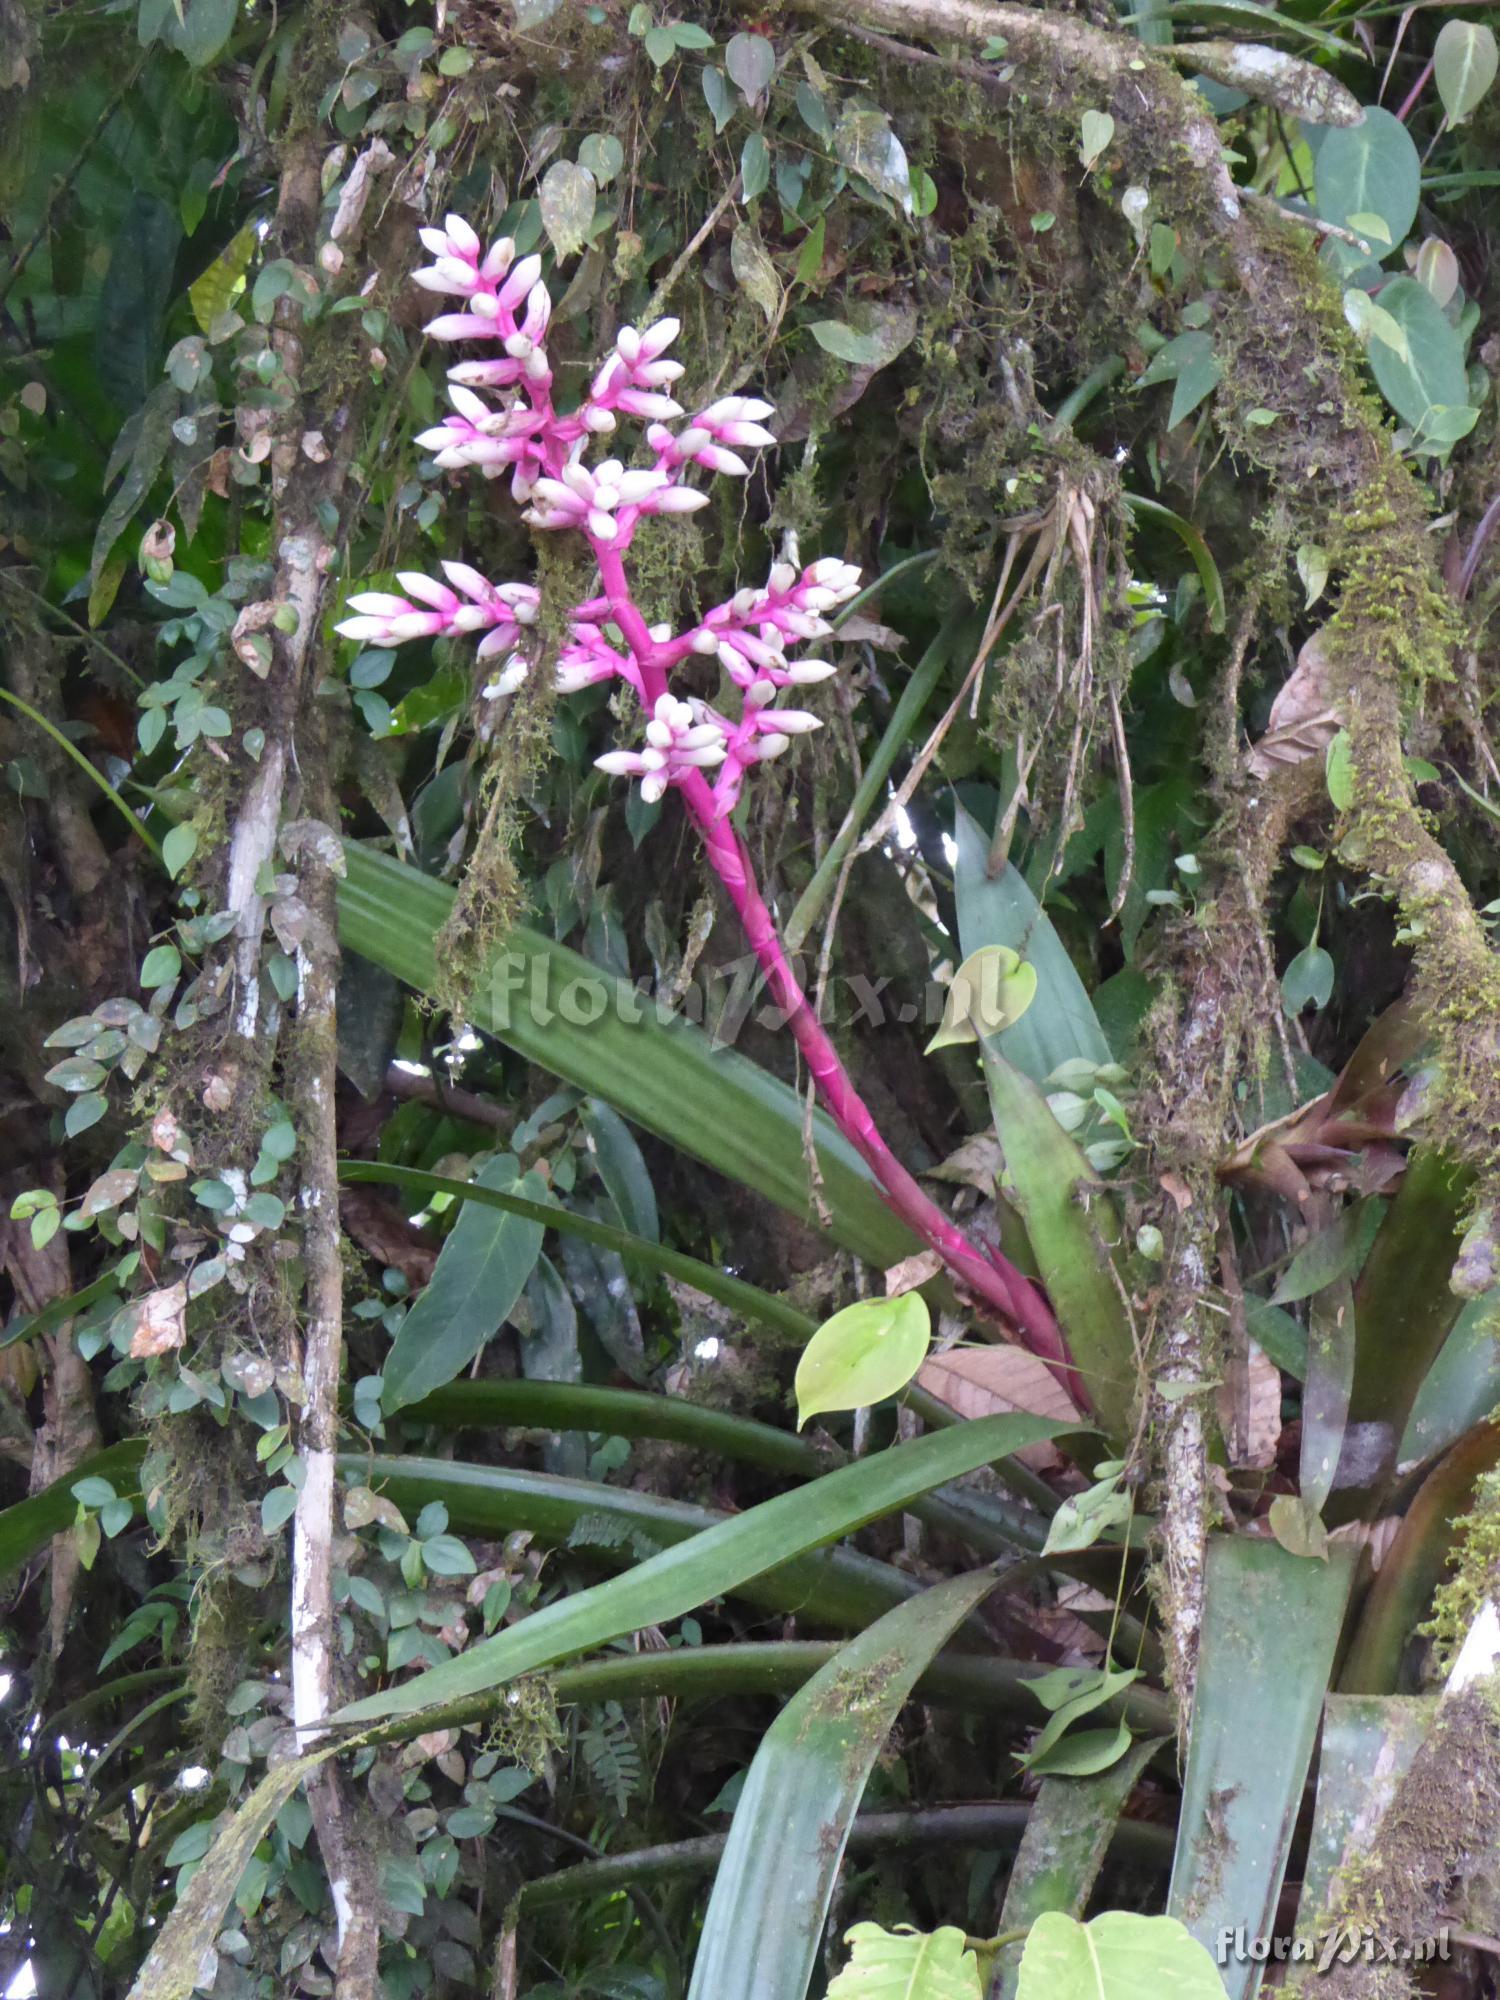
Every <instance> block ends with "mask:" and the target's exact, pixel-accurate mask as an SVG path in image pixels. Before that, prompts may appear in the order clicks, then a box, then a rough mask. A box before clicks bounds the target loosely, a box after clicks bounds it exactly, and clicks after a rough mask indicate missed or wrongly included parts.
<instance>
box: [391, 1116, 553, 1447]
mask: <svg viewBox="0 0 1500 2000" xmlns="http://www.w3.org/2000/svg"><path fill="white" fill-rule="evenodd" d="M479 1182H480V1185H481V1186H483V1187H487V1188H493V1189H495V1190H496V1191H497V1192H501V1193H509V1192H510V1191H511V1190H512V1189H514V1190H515V1191H516V1192H517V1193H524V1194H525V1195H527V1196H530V1197H531V1198H533V1199H534V1198H535V1197H536V1196H537V1195H539V1194H542V1193H544V1192H545V1187H544V1184H543V1182H542V1181H540V1180H539V1179H538V1178H537V1177H536V1176H535V1175H533V1174H528V1175H527V1176H526V1178H525V1179H524V1180H521V1179H519V1178H518V1174H517V1167H516V1162H515V1160H514V1159H513V1158H512V1157H511V1156H510V1155H509V1154H502V1155H501V1156H500V1157H499V1158H498V1159H495V1160H491V1161H490V1162H489V1164H488V1165H487V1166H486V1167H484V1168H483V1169H482V1170H481V1172H480V1175H479ZM543 1234H544V1231H543V1229H542V1225H541V1224H540V1223H539V1222H533V1221H531V1220H529V1219H528V1218H525V1217H522V1216H518V1215H504V1214H497V1213H495V1211H494V1210H492V1209H485V1208H483V1207H481V1206H480V1205H479V1204H478V1203H477V1202H476V1203H472V1204H468V1205H466V1206H465V1207H464V1209H463V1210H462V1212H461V1214H460V1215H459V1218H458V1220H457V1222H456V1223H454V1225H453V1230H452V1233H451V1234H450V1236H449V1237H448V1240H447V1242H446V1243H445V1244H444V1245H443V1248H442V1251H441V1253H440V1254H439V1256H438V1260H437V1267H436V1269H435V1270H434V1271H433V1274H432V1278H431V1281H430V1282H429V1284H428V1285H427V1287H426V1289H425V1291H424V1292H423V1293H422V1295H421V1297H420V1298H419V1299H418V1300H417V1302H416V1304H415V1305H414V1306H413V1307H412V1309H411V1311H410V1312H409V1313H408V1314H407V1315H406V1318H405V1319H404V1320H403V1321H402V1322H401V1328H400V1331H399V1332H398V1333H397V1335H396V1339H395V1343H394V1345H393V1346H392V1348H391V1351H390V1353H389V1355H388V1356H387V1357H386V1362H385V1367H384V1368H383V1369H382V1371H381V1373H382V1375H383V1377H384V1381H385V1386H384V1388H383V1390H382V1391H381V1405H382V1407H383V1408H384V1410H385V1411H386V1413H387V1415H391V1414H393V1413H394V1412H395V1411H397V1410H400V1409H403V1408H404V1407H405V1406H406V1404H408V1403H414V1402H416V1400H417V1399H418V1397H420V1396H425V1395H426V1394H427V1393H428V1391H429V1390H432V1389H440V1388H441V1387H442V1386H443V1384H444V1383H445V1382H451V1381H453V1379H454V1378H455V1376H457V1375H459V1374H461V1373H462V1372H463V1370H464V1369H465V1368H467V1367H468V1365H469V1363H470V1362H471V1361H472V1360H473V1359H474V1357H475V1355H476V1354H478V1353H479V1351H480V1349H481V1348H482V1347H483V1346H484V1344H485V1342H486V1341H487V1340H490V1339H491V1338H493V1336H494V1335H495V1334H496V1333H497V1332H498V1331H499V1330H500V1327H501V1326H502V1325H503V1324H504V1322H505V1320H506V1319H507V1318H508V1317H509V1315H510V1313H511V1310H512V1308H513V1307H514V1305H515V1303H516V1300H517V1299H518V1298H520V1296H521V1291H522V1288H523V1286H524V1285H525V1283H526V1280H527V1279H528V1278H529V1277H530V1276H531V1273H532V1269H533V1267H534V1265H535V1264H536V1260H537V1255H538V1253H539V1252H540V1250H541V1247H542V1236H543Z"/></svg>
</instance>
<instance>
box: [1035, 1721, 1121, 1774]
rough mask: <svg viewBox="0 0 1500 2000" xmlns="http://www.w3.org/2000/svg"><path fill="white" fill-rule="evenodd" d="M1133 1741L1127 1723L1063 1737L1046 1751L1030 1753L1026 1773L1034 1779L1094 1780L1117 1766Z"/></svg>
mask: <svg viewBox="0 0 1500 2000" xmlns="http://www.w3.org/2000/svg"><path fill="white" fill-rule="evenodd" d="M1133 1740H1134V1739H1133V1738H1132V1736H1131V1734H1130V1727H1129V1724H1128V1723H1124V1722H1121V1723H1118V1724H1117V1725H1116V1726H1115V1727H1114V1728H1113V1729H1083V1730H1080V1731H1079V1732H1078V1733H1077V1735H1074V1736H1065V1737H1064V1738H1063V1739H1062V1741H1061V1742H1060V1743H1055V1744H1053V1746H1052V1748H1051V1749H1050V1750H1043V1751H1040V1752H1034V1753H1033V1754H1032V1755H1031V1756H1030V1757H1028V1758H1027V1760H1026V1769H1027V1770H1028V1771H1029V1772H1030V1773H1031V1775H1032V1776H1033V1777H1034V1778H1040V1777H1052V1778H1095V1777H1098V1775H1099V1774H1100V1772H1101V1771H1108V1770H1109V1769H1110V1768H1111V1767H1112V1766H1113V1765H1115V1764H1118V1763H1119V1761H1120V1759H1121V1758H1122V1757H1123V1756H1124V1755H1125V1752H1126V1751H1127V1750H1128V1749H1129V1748H1130V1745H1131V1743H1132V1741H1133Z"/></svg>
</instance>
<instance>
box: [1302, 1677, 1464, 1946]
mask: <svg viewBox="0 0 1500 2000" xmlns="http://www.w3.org/2000/svg"><path fill="white" fill-rule="evenodd" d="M1437 1705H1438V1704H1437V1697H1436V1696H1435V1695H1434V1696H1399V1695H1392V1696H1389V1697H1386V1696H1375V1695H1342V1694H1331V1695H1330V1696H1329V1697H1328V1700H1327V1702H1326V1704H1325V1705H1324V1709H1323V1737H1322V1745H1321V1748H1320V1750H1319V1752H1318V1796H1317V1805H1316V1808H1315V1810H1314V1812H1313V1825H1312V1834H1311V1836H1310V1838H1309V1840H1308V1843H1307V1862H1306V1866H1305V1867H1304V1870H1303V1875H1302V1900H1301V1902H1300V1904H1299V1905H1298V1909H1297V1935H1298V1936H1299V1937H1316V1936H1318V1935H1320V1934H1321V1932H1322V1930H1323V1929H1324V1928H1325V1925H1324V1924H1323V1922H1322V1919H1323V1918H1324V1916H1325V1913H1326V1911H1327V1909H1328V1905H1329V1902H1330V1893H1329V1892H1330V1891H1331V1890H1332V1888H1333V1880H1334V1877H1335V1875H1336V1874H1337V1873H1338V1871H1339V1870H1340V1869H1341V1868H1348V1867H1349V1866H1350V1865H1351V1864H1354V1863H1357V1861H1358V1858H1359V1856H1360V1855H1361V1854H1362V1853H1364V1852H1365V1851H1366V1850H1367V1849H1368V1847H1369V1846H1370V1843H1371V1841H1372V1840H1373V1839H1374V1837H1375V1834H1376V1832H1377V1831H1378V1830H1379V1827H1380V1822H1381V1820H1382V1819H1383V1817H1384V1816H1385V1812H1386V1808H1387V1807H1388V1806H1389V1805H1390V1804H1391V1801H1392V1800H1393V1799H1394V1798H1395V1796H1396V1792H1397V1790H1398V1788H1399V1787H1400V1784H1401V1780H1402V1779H1403V1778H1404V1777H1405V1776H1406V1773H1407V1772H1408V1770H1410V1768H1411V1763H1412V1759H1413V1758H1414V1757H1415V1756H1416V1754H1417V1752H1418V1750H1419V1749H1420V1748H1421V1747H1422V1744H1423V1741H1424V1740H1425V1738H1426V1736H1427V1732H1428V1731H1429V1730H1430V1729H1431V1727H1432V1722H1433V1717H1434V1716H1435V1715H1436V1713H1437Z"/></svg>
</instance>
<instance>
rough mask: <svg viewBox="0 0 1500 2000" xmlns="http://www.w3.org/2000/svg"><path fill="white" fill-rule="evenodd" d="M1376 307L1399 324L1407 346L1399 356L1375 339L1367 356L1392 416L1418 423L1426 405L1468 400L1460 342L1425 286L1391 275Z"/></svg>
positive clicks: (1430, 407)
mask: <svg viewBox="0 0 1500 2000" xmlns="http://www.w3.org/2000/svg"><path fill="white" fill-rule="evenodd" d="M1380 308H1381V309H1382V310H1383V311H1384V312H1385V313H1386V314H1387V316H1388V317H1389V318H1390V319H1392V320H1393V321H1394V322H1395V323H1396V325H1397V326H1398V327H1399V328H1400V329H1401V332H1402V334H1403V335H1404V336H1405V343H1406V350H1407V351H1406V354H1405V355H1404V356H1403V355H1402V354H1399V353H1398V352H1397V351H1396V350H1395V348H1394V347H1392V346H1390V345H1389V344H1388V343H1387V342H1385V341H1380V340H1376V341H1372V342H1371V343H1370V346H1369V347H1368V348H1367V349H1366V358H1367V359H1368V361H1369V363H1370V372H1371V374H1372V375H1373V376H1374V377H1375V380H1376V382H1377V383H1378V384H1379V386H1380V393H1381V395H1382V396H1384V397H1385V399H1386V401H1387V402H1388V403H1389V404H1390V406H1391V408H1392V409H1393V410H1394V411H1395V412H1396V415H1397V416H1398V417H1402V418H1404V419H1405V421H1406V422H1407V423H1409V424H1420V423H1421V421H1422V419H1423V418H1424V417H1425V416H1426V415H1427V414H1428V412H1429V411H1431V410H1434V409H1439V408H1444V409H1446V408H1453V407H1456V406H1458V405H1462V404H1467V402H1468V400H1469V377H1468V371H1467V369H1466V368H1465V366H1464V349H1463V342H1462V341H1461V340H1460V339H1459V337H1458V334H1457V332H1456V330H1455V329H1454V327H1453V326H1452V325H1451V324H1450V322H1449V319H1448V316H1447V314H1446V313H1445V312H1444V311H1443V309H1442V307H1441V306H1440V305H1439V304H1438V302H1437V300H1436V299H1435V298H1434V297H1433V296H1432V293H1431V292H1430V291H1428V289H1427V287H1426V286H1425V285H1424V284H1422V283H1421V282H1420V280H1418V279H1416V278H1407V277H1400V278H1392V279H1391V281H1390V283H1389V284H1388V285H1382V286H1381V288H1380Z"/></svg>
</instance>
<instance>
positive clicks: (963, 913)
mask: <svg viewBox="0 0 1500 2000" xmlns="http://www.w3.org/2000/svg"><path fill="white" fill-rule="evenodd" d="M953 837H954V839H955V841H956V842H957V844H958V857H957V859H956V860H955V862H954V864H953V886H954V891H955V894H956V897H957V901H958V934H959V941H960V945H961V948H962V950H963V954H964V957H965V958H966V959H968V958H972V957H973V955H974V953H975V952H977V951H979V950H981V949H982V948H983V947H984V946H985V945H1005V946H1006V947H1007V948H1008V949H1009V950H1011V951H1013V952H1015V953H1016V955H1017V957H1018V958H1022V959H1025V960H1026V961H1027V963H1028V964H1030V965H1033V966H1035V968H1036V976H1037V993H1036V999H1035V1001H1034V1002H1033V1003H1032V1005H1031V1006H1030V1007H1028V1008H1027V1010H1026V1012H1025V1014H1024V1015H1023V1016H1022V1017H1021V1019H1020V1020H1019V1021H1017V1022H1015V1023H1014V1024H1013V1025H1012V1026H1011V1027H1009V1028H1006V1029H1004V1030H1003V1031H1002V1032H1001V1033H1000V1034H999V1035H997V1036H996V1037H995V1042H994V1046H995V1047H996V1048H997V1049H998V1050H999V1052H1000V1054H1001V1055H1003V1056H1004V1057H1005V1059H1006V1061H1007V1062H1011V1063H1014V1064H1015V1066H1016V1068H1017V1069H1019V1070H1023V1071H1024V1072H1025V1074H1026V1075H1027V1076H1029V1077H1030V1078H1031V1080H1032V1081H1033V1082H1034V1083H1045V1082H1046V1080H1047V1078H1048V1077H1049V1076H1051V1075H1052V1074H1053V1072H1054V1071H1055V1070H1058V1069H1061V1067H1062V1065H1063V1064H1064V1063H1065V1062H1070V1061H1072V1060H1073V1059H1075V1058H1077V1057H1082V1058H1083V1060H1084V1061H1085V1062H1091V1063H1108V1062H1112V1061H1113V1060H1114V1057H1113V1054H1112V1052H1111V1050H1110V1046H1109V1043H1108V1042H1107V1041H1106V1040H1105V1037H1104V1030H1103V1029H1102V1028H1101V1027H1100V1025H1099V1017H1098V1015H1097V1014H1096V1013H1095V1012H1094V1007H1093V1002H1092V1001H1091V1000H1090V999H1089V996H1088V992H1087V989H1086V988H1085V986H1084V983H1083V981H1082V980H1081V979H1080V978H1079V976H1078V972H1077V969H1076V968H1075V966H1074V964H1073V961H1072V959H1071V958H1069V956H1068V952H1067V947H1066V946H1065V945H1064V944H1063V941H1062V939H1061V938H1060V937H1059V936H1058V935H1057V932H1056V931H1055V930H1054V929H1053V927H1052V923H1051V920H1050V918H1048V916H1047V915H1046V913H1045V912H1044V911H1043V909H1042V907H1041V905H1040V904H1039V903H1038V902H1037V900H1036V897H1035V896H1033V895H1032V893H1031V890H1030V889H1029V888H1028V887H1027V885H1026V879H1025V877H1024V876H1023V875H1022V874H1021V872H1020V870H1019V869H1018V868H1016V867H1015V865H1014V864H1013V863H1011V862H1007V863H1006V865H1005V867H1004V868H1002V869H1001V870H1000V872H999V874H998V875H993V876H992V875H991V874H990V873H989V866H988V864H989V842H988V840H987V839H986V838H985V836H984V834H983V833H982V832H981V831H980V829H979V827H978V826H977V825H976V823H975V822H974V821H973V820H972V819H971V818H970V817H969V815H968V814H967V813H966V812H965V811H964V809H963V807H962V806H959V807H958V808H957V809H956V810H955V813H954V824H953Z"/></svg>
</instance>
